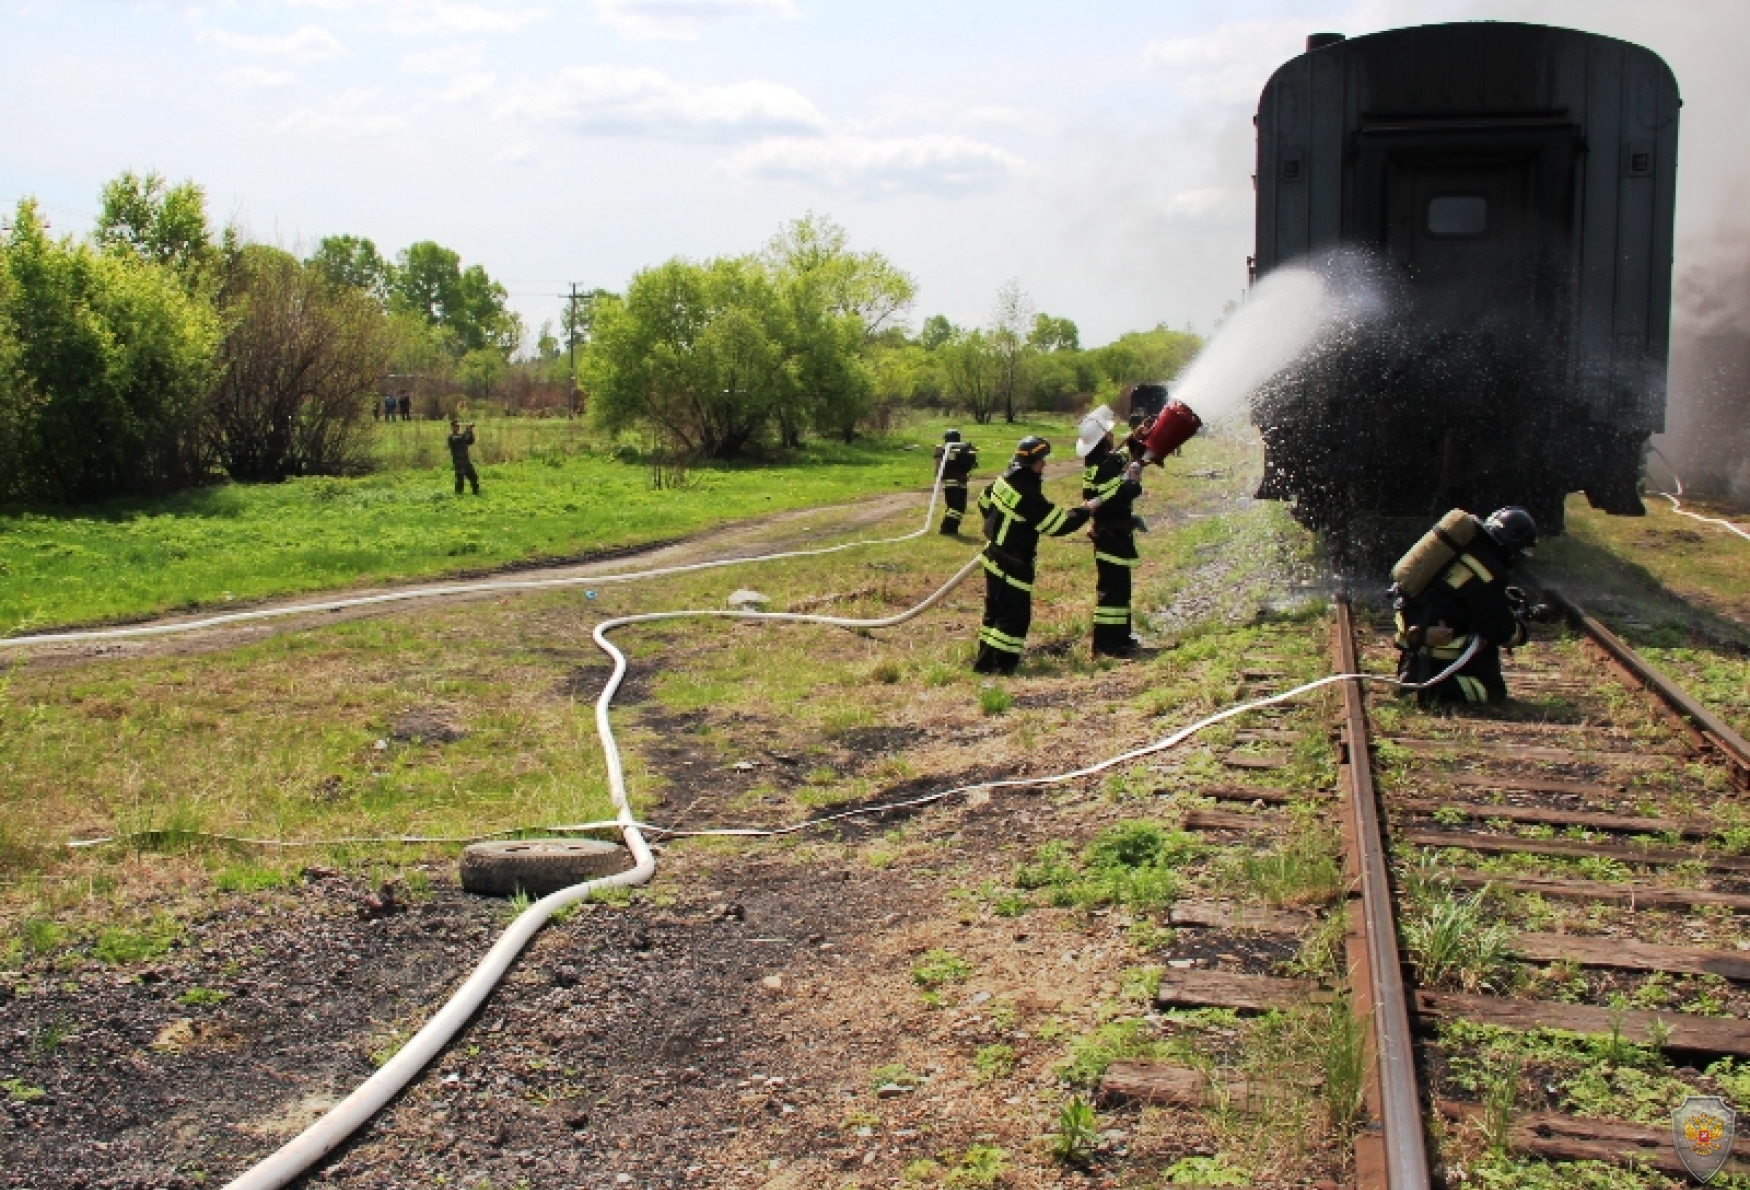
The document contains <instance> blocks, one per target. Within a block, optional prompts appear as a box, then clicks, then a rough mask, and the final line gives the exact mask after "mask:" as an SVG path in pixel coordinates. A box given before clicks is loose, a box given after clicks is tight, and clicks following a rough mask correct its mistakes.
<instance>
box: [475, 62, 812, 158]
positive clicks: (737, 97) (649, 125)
mask: <svg viewBox="0 0 1750 1190" xmlns="http://www.w3.org/2000/svg"><path fill="white" fill-rule="evenodd" d="M500 113H501V114H502V115H507V116H514V117H521V118H523V119H528V120H532V121H535V122H537V123H555V124H564V125H567V126H569V127H571V128H574V129H576V130H578V131H580V132H586V133H595V134H599V135H610V136H611V135H628V136H648V137H656V138H660V139H667V140H740V139H746V138H749V137H757V136H771V135H783V134H792V135H794V134H810V133H822V132H825V131H826V128H827V118H826V117H825V116H824V115H822V114H821V112H820V109H818V108H816V107H815V106H814V104H812V103H810V102H809V101H808V99H807V98H806V97H804V96H803V95H802V94H801V93H800V92H798V91H795V90H793V89H791V88H789V87H784V86H780V85H779V84H777V83H768V82H764V81H762V80H759V79H750V80H748V81H746V82H740V83H730V84H727V85H724V86H710V85H702V84H697V83H688V82H683V81H681V80H679V79H675V78H671V77H669V76H668V75H666V74H663V73H662V72H661V71H657V70H650V69H646V68H632V67H619V66H581V67H573V68H571V69H569V70H564V71H561V72H560V73H559V74H557V75H555V76H554V77H553V78H551V79H548V80H546V81H545V82H541V83H526V84H523V85H522V86H520V87H518V88H516V89H515V90H514V91H513V92H512V93H511V95H510V97H509V98H508V99H507V100H506V101H505V103H504V105H503V107H502V108H501V109H500Z"/></svg>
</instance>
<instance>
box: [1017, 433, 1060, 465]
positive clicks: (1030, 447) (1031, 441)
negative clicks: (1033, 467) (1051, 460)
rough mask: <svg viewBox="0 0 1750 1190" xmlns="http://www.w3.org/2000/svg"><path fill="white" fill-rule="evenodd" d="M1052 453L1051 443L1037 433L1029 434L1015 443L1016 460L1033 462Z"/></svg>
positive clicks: (1018, 461)
mask: <svg viewBox="0 0 1750 1190" xmlns="http://www.w3.org/2000/svg"><path fill="white" fill-rule="evenodd" d="M1050 453H1051V443H1049V442H1047V441H1046V440H1045V439H1043V438H1041V437H1040V436H1039V435H1037V434H1029V435H1027V436H1026V437H1025V438H1023V439H1021V440H1020V441H1019V442H1017V443H1015V462H1017V463H1032V462H1037V461H1038V460H1040V459H1043V458H1045V457H1046V456H1047V455H1049V454H1050Z"/></svg>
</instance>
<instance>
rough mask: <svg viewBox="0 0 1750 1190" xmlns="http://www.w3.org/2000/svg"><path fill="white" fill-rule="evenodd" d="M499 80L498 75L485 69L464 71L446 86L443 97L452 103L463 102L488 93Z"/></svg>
mask: <svg viewBox="0 0 1750 1190" xmlns="http://www.w3.org/2000/svg"><path fill="white" fill-rule="evenodd" d="M497 81H498V76H497V75H495V74H488V73H486V72H485V71H483V70H468V71H463V72H462V73H461V74H458V75H456V76H455V78H453V79H451V80H450V85H449V86H448V87H446V88H444V95H443V97H444V98H445V99H446V100H448V101H449V102H451V103H461V102H462V101H463V100H467V99H474V98H477V97H479V96H481V95H485V94H487V93H488V92H489V91H491V90H492V84H494V83H496V82H497Z"/></svg>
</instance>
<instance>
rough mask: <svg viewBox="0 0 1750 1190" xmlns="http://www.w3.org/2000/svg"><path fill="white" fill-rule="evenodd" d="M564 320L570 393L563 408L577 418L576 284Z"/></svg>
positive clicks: (573, 283)
mask: <svg viewBox="0 0 1750 1190" xmlns="http://www.w3.org/2000/svg"><path fill="white" fill-rule="evenodd" d="M569 310H570V312H569V314H568V315H567V316H566V319H565V346H566V349H567V351H568V353H569V356H570V360H571V391H570V392H569V393H567V394H565V408H566V411H567V412H569V413H570V414H571V416H573V417H576V416H577V282H575V281H573V282H572V283H571V306H570V308H569Z"/></svg>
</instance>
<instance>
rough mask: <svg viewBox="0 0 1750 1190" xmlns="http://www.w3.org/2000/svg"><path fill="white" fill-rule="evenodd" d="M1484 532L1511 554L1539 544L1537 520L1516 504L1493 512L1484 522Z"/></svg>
mask: <svg viewBox="0 0 1750 1190" xmlns="http://www.w3.org/2000/svg"><path fill="white" fill-rule="evenodd" d="M1483 532H1485V533H1487V534H1488V535H1489V539H1490V540H1491V541H1493V542H1494V543H1495V544H1496V545H1498V546H1500V547H1501V548H1502V549H1503V550H1505V551H1506V552H1507V553H1509V554H1517V553H1522V552H1524V551H1526V550H1529V549H1530V548H1531V547H1532V546H1534V545H1536V544H1537V522H1536V521H1534V520H1532V519H1531V514H1530V513H1529V512H1526V511H1525V510H1524V509H1523V508H1520V507H1519V506H1518V505H1516V504H1514V505H1509V506H1508V507H1506V508H1497V509H1496V510H1495V511H1494V512H1491V513H1490V514H1489V519H1488V520H1486V521H1484V522H1483Z"/></svg>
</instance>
